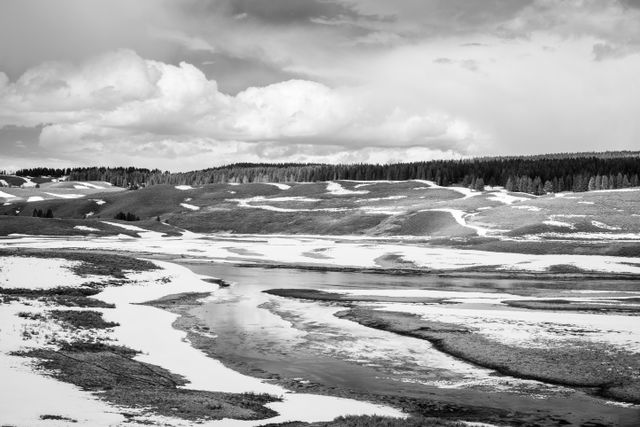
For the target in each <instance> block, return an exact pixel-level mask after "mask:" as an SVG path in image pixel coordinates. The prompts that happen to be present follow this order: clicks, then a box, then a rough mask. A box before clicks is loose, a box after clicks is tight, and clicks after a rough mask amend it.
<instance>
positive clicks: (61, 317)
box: [49, 310, 120, 329]
mask: <svg viewBox="0 0 640 427" xmlns="http://www.w3.org/2000/svg"><path fill="white" fill-rule="evenodd" d="M49 314H50V315H51V317H52V318H54V319H55V320H58V321H60V322H63V323H66V324H67V325H68V326H70V327H72V328H80V329H106V328H113V327H116V326H120V324H119V323H115V322H107V321H105V320H104V319H103V318H102V313H100V312H99V311H91V310H51V311H49Z"/></svg>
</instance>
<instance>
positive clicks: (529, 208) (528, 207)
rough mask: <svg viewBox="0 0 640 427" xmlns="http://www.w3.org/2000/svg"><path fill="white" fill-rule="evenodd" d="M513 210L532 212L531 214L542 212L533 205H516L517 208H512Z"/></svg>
mask: <svg viewBox="0 0 640 427" xmlns="http://www.w3.org/2000/svg"><path fill="white" fill-rule="evenodd" d="M510 207H511V209H520V210H524V211H530V212H540V211H541V210H542V209H540V208H539V207H537V206H531V205H516V206H513V205H512V206H510Z"/></svg>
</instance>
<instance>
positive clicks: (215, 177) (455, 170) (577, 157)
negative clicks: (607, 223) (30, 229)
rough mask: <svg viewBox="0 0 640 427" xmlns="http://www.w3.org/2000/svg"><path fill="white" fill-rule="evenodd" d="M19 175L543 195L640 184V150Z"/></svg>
mask: <svg viewBox="0 0 640 427" xmlns="http://www.w3.org/2000/svg"><path fill="white" fill-rule="evenodd" d="M16 174H17V175H20V176H44V175H46V176H51V177H62V176H68V177H69V179H70V180H76V181H107V182H110V183H111V184H113V185H117V186H121V187H131V188H136V187H140V186H147V185H156V184H171V185H203V184H210V183H225V182H233V183H250V182H316V181H332V180H358V181H375V180H409V179H424V180H429V181H434V182H435V183H436V184H438V185H441V186H448V185H461V186H464V187H471V188H476V189H481V188H484V186H486V185H488V186H503V187H505V188H506V189H507V190H509V191H520V192H525V193H531V194H544V193H551V192H560V191H576V192H580V191H591V190H601V189H617V188H626V187H638V186H640V180H639V176H640V152H604V153H579V154H575V153H574V154H571V153H562V154H553V155H540V156H529V157H486V158H475V159H464V160H433V161H425V162H411V163H394V164H382V165H381V164H338V165H331V164H311V163H305V164H300V163H274V164H271V163H264V164H263V163H236V164H232V165H227V166H221V167H215V168H210V169H203V170H197V171H191V172H180V173H170V172H162V171H160V170H157V169H155V170H150V169H139V168H133V167H129V168H123V167H118V168H107V167H89V168H68V169H49V168H35V169H23V170H20V171H18V172H17V173H16Z"/></svg>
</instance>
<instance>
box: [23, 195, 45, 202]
mask: <svg viewBox="0 0 640 427" xmlns="http://www.w3.org/2000/svg"><path fill="white" fill-rule="evenodd" d="M43 200H44V197H42V196H31V197H29V198H28V199H27V203H31V202H41V201H43Z"/></svg>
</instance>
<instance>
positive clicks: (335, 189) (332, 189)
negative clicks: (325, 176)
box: [327, 181, 369, 196]
mask: <svg viewBox="0 0 640 427" xmlns="http://www.w3.org/2000/svg"><path fill="white" fill-rule="evenodd" d="M327 192H328V193H329V194H333V195H335V196H349V195H354V194H367V193H368V192H369V191H368V190H347V189H346V188H344V187H343V186H342V185H340V184H339V183H337V182H335V181H330V182H327Z"/></svg>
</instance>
